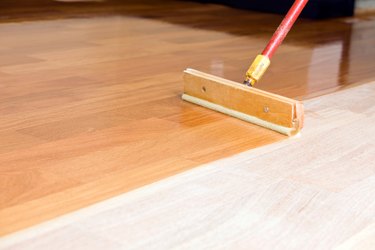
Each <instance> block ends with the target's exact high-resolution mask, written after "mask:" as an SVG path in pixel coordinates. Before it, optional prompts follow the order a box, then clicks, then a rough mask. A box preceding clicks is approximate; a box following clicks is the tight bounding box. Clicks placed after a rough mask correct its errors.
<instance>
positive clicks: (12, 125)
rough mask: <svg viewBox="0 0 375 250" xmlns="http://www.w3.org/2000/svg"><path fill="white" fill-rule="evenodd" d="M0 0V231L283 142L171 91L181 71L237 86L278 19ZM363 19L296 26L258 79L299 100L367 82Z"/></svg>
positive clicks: (158, 7)
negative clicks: (201, 73)
mask: <svg viewBox="0 0 375 250" xmlns="http://www.w3.org/2000/svg"><path fill="white" fill-rule="evenodd" d="M18 3H23V4H25V7H22V6H21V8H20V7H19V6H15V7H14V6H13V5H17V4H18ZM0 4H1V5H0V6H1V8H0V20H1V23H0V36H1V46H0V78H1V80H0V138H1V140H0V235H4V234H7V233H10V232H14V231H16V230H19V229H22V228H25V227H27V226H30V225H33V224H36V223H39V222H41V221H44V220H47V219H51V218H54V217H55V216H57V215H61V214H64V213H66V212H69V211H73V210H75V209H78V208H81V207H83V206H86V205H89V204H93V203H95V202H97V201H100V200H103V199H106V198H109V197H112V196H114V195H117V194H121V193H123V192H126V191H129V190H131V189H134V188H137V187H140V186H143V185H145V184H148V183H151V182H153V181H156V180H160V179H162V178H165V177H167V176H170V175H173V174H176V173H179V172H181V171H184V170H186V169H190V168H192V167H194V166H197V165H200V164H202V163H206V162H209V161H212V160H216V159H220V158H223V157H226V156H229V155H232V154H235V153H238V152H242V151H245V150H248V149H251V148H255V147H259V146H262V145H265V144H269V143H272V142H275V141H279V140H282V139H284V138H285V137H283V136H281V135H279V134H277V133H275V132H272V131H268V130H266V129H262V128H259V127H256V126H253V125H251V124H248V123H246V122H242V121H239V120H236V119H233V118H230V117H227V116H224V115H221V114H218V113H215V112H212V111H210V110H206V109H204V108H200V107H196V106H194V105H191V104H188V103H184V102H183V101H181V99H180V95H181V94H182V87H183V83H182V71H183V70H184V69H185V67H187V66H193V67H194V68H197V69H199V70H202V71H204V72H208V73H210V74H214V75H218V76H221V77H224V78H227V79H230V80H235V81H240V80H242V77H243V74H244V72H245V71H246V69H247V67H248V66H249V63H250V61H251V59H252V58H253V57H254V55H256V54H257V53H258V52H259V51H261V49H262V48H263V46H264V44H265V43H266V41H267V40H268V39H269V36H270V35H271V34H272V32H273V31H274V28H275V27H276V26H277V24H278V23H279V21H280V18H281V17H280V16H276V15H268V14H256V13H249V12H244V11H240V10H233V9H230V8H226V7H222V6H217V5H201V4H198V3H189V2H186V1H163V2H162V3H159V4H154V2H153V1H105V2H103V3H80V4H78V5H77V4H73V3H72V4H70V3H58V2H53V1H45V0H43V1H36V0H35V1H24V0H19V1H8V0H6V1H1V3H0ZM6 4H9V6H8V5H6ZM223 17H227V18H225V19H224V18H223ZM16 21H20V22H16ZM374 22H375V20H374V17H372V16H367V17H365V18H362V17H359V18H354V19H340V20H331V21H322V22H316V23H314V22H311V21H308V20H305V21H303V20H302V21H300V22H299V23H298V24H297V26H296V27H295V28H294V30H293V31H292V33H290V36H289V38H287V40H286V41H285V45H284V46H283V47H282V48H281V49H280V51H279V52H278V54H277V55H276V56H275V59H274V60H273V65H272V66H271V68H270V69H269V71H268V73H267V75H266V76H265V77H264V78H263V81H262V82H261V83H259V85H258V87H259V88H262V89H264V90H267V91H270V92H274V93H277V94H281V95H285V96H288V97H296V98H307V97H311V96H315V95H320V94H323V93H327V92H332V91H335V90H337V89H341V88H345V87H347V86H351V85H352V84H357V83H360V82H364V81H367V80H369V79H374V77H375V75H374V71H373V68H374V63H375V62H374V60H373V58H374V53H375V51H374V49H373V44H374V39H375V36H374V32H375V30H374V29H373V25H374Z"/></svg>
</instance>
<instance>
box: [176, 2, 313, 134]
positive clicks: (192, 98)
mask: <svg viewBox="0 0 375 250" xmlns="http://www.w3.org/2000/svg"><path fill="white" fill-rule="evenodd" d="M307 2H308V0H296V1H295V2H294V4H293V6H292V7H291V8H290V10H289V12H288V13H287V15H286V16H285V18H284V19H283V21H282V22H281V24H280V25H279V27H278V28H277V30H276V31H275V33H274V35H273V36H272V38H271V40H270V42H269V43H268V44H267V46H266V48H265V49H264V50H263V52H262V54H260V55H258V56H257V57H256V58H255V60H254V61H253V63H252V64H251V66H250V67H249V69H248V71H247V72H246V75H245V80H244V82H243V84H241V83H237V82H233V81H230V80H226V79H223V78H220V77H217V76H214V75H210V74H206V73H203V72H200V71H197V70H193V69H186V70H185V71H184V83H185V84H184V94H183V95H182V99H184V100H185V101H189V102H192V103H195V104H198V105H201V106H203V107H206V108H209V109H213V110H215V111H218V112H221V113H224V114H227V115H230V116H233V117H236V118H239V119H241V120H244V121H247V122H251V123H254V124H257V125H259V126H263V127H266V128H268V129H272V130H275V131H277V132H279V133H282V134H285V135H288V136H290V135H293V134H296V133H298V132H299V131H300V130H301V129H302V127H303V104H302V102H300V101H297V100H293V99H290V98H287V97H283V96H279V95H276V94H272V93H269V92H266V91H262V90H259V89H255V88H252V87H253V86H254V85H255V84H256V83H257V82H258V81H259V80H260V78H261V77H262V76H263V74H264V73H265V72H266V70H267V68H268V67H269V65H270V59H271V57H272V56H273V54H274V53H275V51H276V49H277V48H278V47H279V46H280V44H281V43H282V41H283V40H284V38H285V37H286V35H287V34H288V32H289V30H290V29H291V27H292V26H293V24H294V22H295V21H296V19H297V18H298V16H299V14H300V13H301V11H302V10H303V8H304V7H305V5H306V3H307Z"/></svg>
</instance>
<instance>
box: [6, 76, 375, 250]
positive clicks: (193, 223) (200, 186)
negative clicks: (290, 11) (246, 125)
mask: <svg viewBox="0 0 375 250" xmlns="http://www.w3.org/2000/svg"><path fill="white" fill-rule="evenodd" d="M305 106H306V114H307V116H306V130H305V132H304V133H303V134H302V135H301V136H300V137H294V138H291V139H289V140H284V141H281V142H278V143H274V144H271V145H267V146H264V147H261V148H257V149H254V150H250V151H246V152H243V153H241V154H239V155H236V156H233V157H229V158H226V159H223V160H219V161H215V162H213V163H208V164H206V165H204V166H201V167H199V168H195V169H192V170H190V171H186V172H185V173H181V174H178V175H176V176H172V177H170V178H168V179H166V180H162V181H160V182H157V183H153V184H150V185H148V186H145V187H143V188H140V189H137V190H134V191H131V192H128V193H126V194H123V195H120V196H117V197H114V198H112V199H109V200H106V201H104V202H101V203H98V204H95V205H93V206H90V207H88V208H84V209H81V210H79V211H77V212H75V213H72V214H68V215H66V216H63V217H60V218H57V219H54V220H51V221H49V222H46V223H44V224H41V225H38V226H36V227H33V228H30V229H27V230H24V231H21V232H19V233H16V234H13V235H10V236H8V237H4V239H3V240H0V245H2V246H3V248H2V250H8V249H9V250H11V249H23V250H33V249H45V248H48V249H69V250H70V249H87V248H90V249H102V248H103V245H106V247H107V248H109V249H246V250H249V249H256V250H258V249H261V250H265V249H272V250H274V249H288V250H290V249H295V250H300V249H304V250H307V249H335V250H339V249H340V250H342V249H352V250H353V249H361V250H372V249H373V248H374V243H375V164H374V162H375V144H374V133H375V127H374V126H373V124H374V122H375V82H373V83H369V84H364V85H362V86H358V87H356V88H352V89H348V90H344V91H340V92H337V93H333V94H330V95H326V96H322V97H319V98H315V99H312V100H308V101H306V105H305ZM0 248H1V247H0Z"/></svg>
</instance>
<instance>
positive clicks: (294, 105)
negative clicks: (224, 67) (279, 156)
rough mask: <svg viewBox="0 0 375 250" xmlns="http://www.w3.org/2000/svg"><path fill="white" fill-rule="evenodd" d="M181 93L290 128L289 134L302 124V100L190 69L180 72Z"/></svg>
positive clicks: (297, 129) (298, 128)
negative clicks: (181, 78)
mask: <svg viewBox="0 0 375 250" xmlns="http://www.w3.org/2000/svg"><path fill="white" fill-rule="evenodd" d="M184 94H186V95H189V96H192V97H195V98H199V99H201V100H204V101H208V102H210V103H213V104H215V105H220V106H223V107H225V108H229V109H231V110H234V111H237V112H241V113H243V114H246V115H250V116H254V117H256V118H258V119H261V120H263V121H266V122H269V123H271V124H275V125H278V126H282V127H286V128H290V129H291V130H292V134H295V133H297V132H298V131H299V130H300V129H301V128H302V126H303V104H302V103H301V102H300V101H296V100H293V99H290V98H286V97H284V96H279V95H275V94H273V93H270V92H266V91H262V90H259V89H256V88H250V87H248V86H245V85H243V84H241V83H237V82H233V81H229V80H227V79H224V78H220V77H217V76H214V75H210V74H207V73H204V72H200V71H197V70H194V69H187V70H185V72H184Z"/></svg>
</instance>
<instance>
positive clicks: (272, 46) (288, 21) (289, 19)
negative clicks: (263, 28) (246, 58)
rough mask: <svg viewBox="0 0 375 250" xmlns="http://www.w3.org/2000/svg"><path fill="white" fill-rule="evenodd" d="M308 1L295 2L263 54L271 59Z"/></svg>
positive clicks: (299, 0)
mask: <svg viewBox="0 0 375 250" xmlns="http://www.w3.org/2000/svg"><path fill="white" fill-rule="evenodd" d="M307 2H308V0H296V1H295V2H294V4H293V5H292V7H291V8H290V10H289V11H288V13H287V14H286V16H285V17H284V19H283V21H282V22H281V24H280V25H279V27H278V28H277V30H276V31H275V33H274V34H273V36H272V38H271V40H270V41H269V43H268V44H267V46H266V48H265V49H264V50H263V52H262V55H264V56H267V57H268V58H269V59H271V57H272V56H273V54H274V53H275V51H276V49H277V48H278V47H279V46H280V44H281V43H282V42H283V40H284V38H285V37H286V35H287V34H288V32H289V30H290V29H291V28H292V26H293V24H294V23H295V21H296V20H297V18H298V16H299V14H300V13H301V12H302V10H303V8H304V7H305V5H306V3H307Z"/></svg>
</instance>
